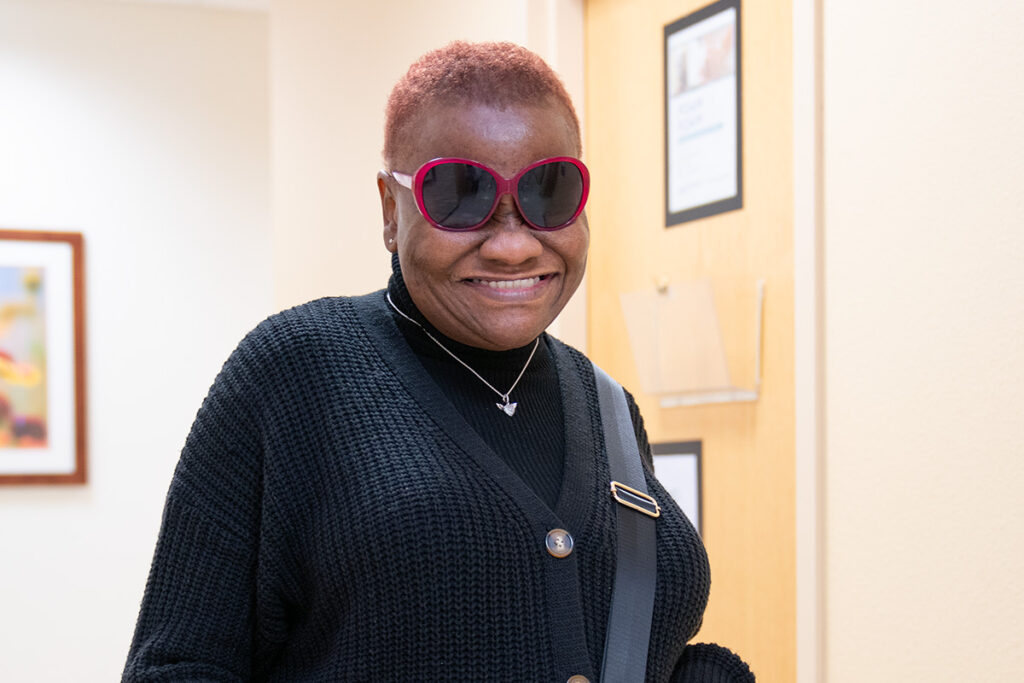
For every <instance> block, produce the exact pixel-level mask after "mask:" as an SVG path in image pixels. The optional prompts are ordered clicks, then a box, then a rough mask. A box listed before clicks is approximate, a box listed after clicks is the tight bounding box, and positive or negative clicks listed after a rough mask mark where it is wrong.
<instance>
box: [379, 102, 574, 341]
mask: <svg viewBox="0 0 1024 683" xmlns="http://www.w3.org/2000/svg"><path fill="white" fill-rule="evenodd" d="M413 129H414V131H415V132H413V133H411V134H410V138H411V144H408V145H406V146H405V148H404V151H403V153H402V154H401V155H400V158H399V159H398V160H397V161H396V168H393V169H390V170H393V171H399V172H402V173H409V174H412V173H414V172H415V171H416V169H418V168H419V167H420V166H421V165H423V164H424V163H425V162H427V161H430V160H431V159H436V158H438V157H462V158H466V159H472V160H473V161H478V162H480V163H482V164H484V165H486V166H489V167H490V168H492V169H494V170H495V171H497V172H498V173H500V174H502V175H503V176H505V177H506V178H511V177H512V176H514V175H515V174H516V173H518V172H519V171H520V169H522V168H524V167H525V166H528V165H529V164H531V163H532V162H534V161H539V160H541V159H545V158H548V157H555V156H576V155H577V154H578V150H577V143H576V140H575V138H574V137H573V135H572V133H571V132H570V127H569V124H568V122H567V119H566V115H565V114H564V113H563V112H562V110H561V108H560V107H557V106H537V107H533V106H517V107H509V108H507V109H496V108H493V107H490V106H487V105H471V106H459V107H454V106H453V107H435V108H432V109H429V110H427V111H425V112H424V113H422V114H421V115H420V116H419V117H418V119H417V120H416V121H415V122H414V123H413ZM377 184H378V188H379V189H380V194H381V203H382V206H383V210H384V242H385V244H386V246H387V248H388V249H389V250H390V251H396V250H397V252H398V256H399V260H400V261H401V264H402V274H403V276H404V278H405V283H406V286H407V287H408V289H409V294H410V295H411V296H412V299H413V301H414V302H415V303H416V306H417V307H418V308H419V309H420V311H421V312H422V313H423V315H425V316H426V317H427V319H428V320H429V321H430V322H431V323H432V324H433V325H434V326H435V327H436V328H437V329H438V330H440V331H441V332H443V333H444V334H446V335H448V336H449V337H451V338H452V339H455V340H456V341H459V342H462V343H463V344H468V345H470V346H476V347H480V348H486V349H493V350H506V349H512V348H516V347H519V346H524V345H526V344H528V343H530V342H531V341H533V339H534V338H535V337H537V335H539V334H540V333H541V332H543V331H544V329H545V328H546V327H547V326H548V325H549V324H550V323H551V321H552V320H554V318H555V316H556V315H558V313H559V312H560V311H561V310H562V308H563V307H564V306H565V304H566V302H568V301H569V297H571V296H572V294H573V292H575V291H576V288H577V287H578V286H579V284H580V281H581V280H582V279H583V271H584V269H585V268H586V262H587V247H588V244H589V240H590V233H589V229H588V227H587V220H586V215H585V214H581V215H580V217H579V218H578V219H577V220H576V221H575V222H574V223H571V224H570V225H568V226H567V227H565V228H562V229H561V230H555V231H551V232H543V231H538V230H533V229H531V228H530V227H529V226H528V225H527V224H526V223H524V222H523V220H522V217H521V216H520V215H519V212H518V210H517V208H516V205H515V202H514V201H513V199H512V197H511V196H509V195H506V196H505V197H502V199H501V201H500V203H499V205H498V208H497V209H496V210H495V212H494V216H493V217H492V218H491V220H490V221H488V223H487V224H485V225H484V226H483V227H481V228H479V229H477V230H472V231H468V232H449V231H446V230H439V229H437V228H435V227H433V226H431V225H430V224H429V223H428V222H427V221H426V220H425V219H424V218H423V216H421V215H420V213H419V210H418V209H417V208H416V200H415V199H414V198H413V194H412V191H411V190H409V189H407V188H404V187H402V186H401V185H399V184H398V183H397V182H396V181H395V180H394V179H393V178H390V177H388V176H385V175H383V174H382V175H380V176H378V180H377ZM392 240H393V241H392Z"/></svg>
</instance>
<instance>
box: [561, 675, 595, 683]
mask: <svg viewBox="0 0 1024 683" xmlns="http://www.w3.org/2000/svg"><path fill="white" fill-rule="evenodd" d="M565 683H590V679H589V678H587V677H586V676H580V675H579V674H576V675H575V676H569V680H567V681H566V682H565Z"/></svg>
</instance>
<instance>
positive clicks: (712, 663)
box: [672, 643, 754, 683]
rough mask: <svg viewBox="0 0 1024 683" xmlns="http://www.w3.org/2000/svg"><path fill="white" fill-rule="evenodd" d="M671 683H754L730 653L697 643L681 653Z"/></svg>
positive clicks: (748, 670) (739, 662)
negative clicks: (677, 668) (681, 656)
mask: <svg viewBox="0 0 1024 683" xmlns="http://www.w3.org/2000/svg"><path fill="white" fill-rule="evenodd" d="M672 683H754V674H753V673H751V671H750V667H749V666H747V665H746V663H745V662H744V661H743V660H742V659H740V658H739V657H737V656H736V655H735V654H733V652H732V651H730V650H728V649H726V648H724V647H722V646H721V645H715V644H713V643H698V644H696V645H690V646H688V647H687V648H686V651H685V652H683V658H682V659H681V660H680V662H679V670H678V671H677V672H676V674H675V675H674V676H673V677H672Z"/></svg>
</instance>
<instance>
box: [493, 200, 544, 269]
mask: <svg viewBox="0 0 1024 683" xmlns="http://www.w3.org/2000/svg"><path fill="white" fill-rule="evenodd" d="M483 229H484V230H485V231H487V239H485V240H484V242H483V244H482V245H480V256H482V257H483V258H485V259H488V260H491V261H497V262H501V263H505V264H509V265H519V264H522V263H525V262H527V261H529V260H530V259H533V258H537V257H539V256H540V255H541V253H543V251H544V245H543V244H541V242H540V240H539V239H537V231H536V230H533V229H531V228H530V226H529V225H527V224H526V221H524V220H523V217H522V215H520V213H519V209H518V207H516V204H515V201H514V200H513V199H512V197H511V195H505V196H504V197H502V198H501V201H500V202H499V203H498V207H497V208H496V209H495V210H494V215H493V216H491V220H489V221H488V222H487V225H486V226H484V228H483Z"/></svg>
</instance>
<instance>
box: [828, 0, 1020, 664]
mask: <svg viewBox="0 0 1024 683" xmlns="http://www.w3.org/2000/svg"><path fill="white" fill-rule="evenodd" d="M1022 26H1024V4H1022V3H1020V2H1018V0H987V1H986V2H979V3H974V4H965V3H963V2H959V1H957V2H953V1H951V0H941V1H937V2H930V3H927V4H923V3H920V2H915V1H913V0H833V1H830V2H828V3H825V7H824V49H825V60H824V76H825V81H824V94H825V96H824V131H825V139H824V150H825V155H824V160H825V163H824V183H825V195H824V200H825V203H824V210H825V252H824V253H825V258H824V266H825V267H824V274H825V290H824V293H825V307H826V313H825V315H826V324H825V345H826V353H827V360H826V366H825V367H826V372H825V387H826V406H827V407H826V422H825V429H826V440H827V464H826V468H827V473H826V486H825V493H826V503H825V505H826V509H827V514H826V532H825V538H826V542H825V543H826V555H825V560H826V564H825V567H826V570H825V571H826V581H827V595H826V613H827V617H826V628H827V631H826V653H827V680H828V681H829V683H845V682H847V681H849V682H851V683H853V682H857V683H860V682H862V681H925V680H927V681H951V682H952V681H989V680H1004V681H1009V680H1020V677H1021V672H1022V671H1024V647H1021V633H1022V620H1021V614H1022V613H1024V581H1022V579H1021V577H1024V532H1022V529H1024V496H1022V492H1024V407H1022V406H1024V342H1022V339H1024V218H1022V216H1024V186H1022V183H1021V179H1022V178H1024V161H1022V160H1024V133H1022V130H1024V118H1022V117H1021V111H1022V110H1024V90H1022V88H1021V83H1022V81H1024V41H1021V39H1020V28H1021V27H1022Z"/></svg>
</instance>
